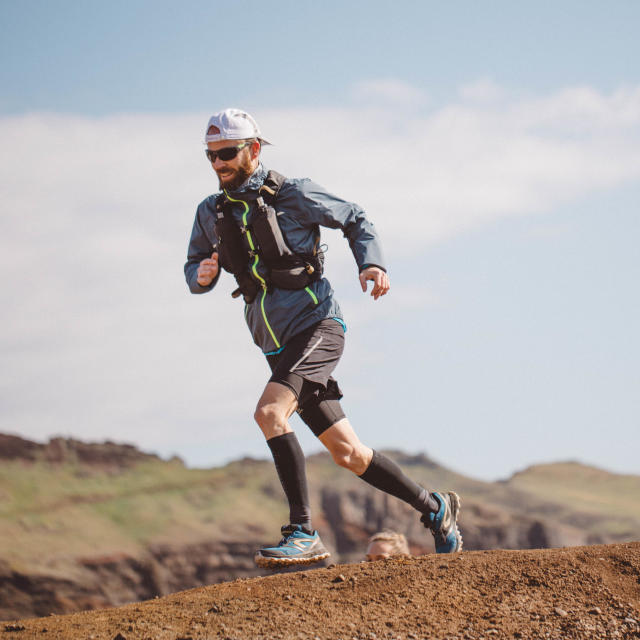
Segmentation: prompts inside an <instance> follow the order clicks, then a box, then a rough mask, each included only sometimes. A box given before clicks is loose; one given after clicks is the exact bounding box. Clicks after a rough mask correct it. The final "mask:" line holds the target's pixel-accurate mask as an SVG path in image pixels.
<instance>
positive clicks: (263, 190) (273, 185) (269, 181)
mask: <svg viewBox="0 0 640 640" xmlns="http://www.w3.org/2000/svg"><path fill="white" fill-rule="evenodd" d="M285 180H286V178H285V177H284V176H283V175H282V174H280V173H278V172H277V171H273V170H270V171H269V173H267V177H266V178H265V179H264V182H263V183H262V186H261V187H260V189H259V190H258V192H259V193H260V195H261V196H262V197H263V198H264V201H265V202H266V203H267V204H268V205H271V206H273V205H274V204H275V202H276V199H277V197H278V193H279V192H280V187H282V185H283V183H284V181H285Z"/></svg>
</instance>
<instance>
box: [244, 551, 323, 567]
mask: <svg viewBox="0 0 640 640" xmlns="http://www.w3.org/2000/svg"><path fill="white" fill-rule="evenodd" d="M329 555H330V553H329V552H328V551H326V552H325V553H320V554H318V555H316V556H311V557H310V558H267V557H266V556H261V555H260V554H259V553H256V555H255V556H254V558H253V561H254V562H255V563H256V564H257V565H258V566H259V567H261V568H263V569H276V568H279V567H292V566H294V565H298V564H315V563H316V562H320V560H324V559H325V558H328V557H329Z"/></svg>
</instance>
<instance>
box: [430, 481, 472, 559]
mask: <svg viewBox="0 0 640 640" xmlns="http://www.w3.org/2000/svg"><path fill="white" fill-rule="evenodd" d="M431 495H432V496H433V497H434V498H435V499H436V500H437V501H438V502H439V504H440V509H438V513H433V512H431V513H425V514H424V515H423V516H422V518H420V521H421V522H422V523H424V526H425V527H427V529H431V533H433V538H434V540H435V542H436V553H455V552H456V551H462V536H461V535H460V530H459V529H458V524H457V519H458V511H460V498H459V497H458V494H457V493H454V492H453V491H449V492H448V493H446V494H442V493H437V492H435V491H434V492H433V493H432V494H431Z"/></svg>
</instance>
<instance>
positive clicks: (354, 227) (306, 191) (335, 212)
mask: <svg viewBox="0 0 640 640" xmlns="http://www.w3.org/2000/svg"><path fill="white" fill-rule="evenodd" d="M294 182H296V183H297V187H298V193H299V197H300V198H301V202H300V205H301V208H302V210H303V211H304V212H305V215H306V216H307V217H308V219H309V221H310V222H312V223H314V224H319V225H321V226H323V227H329V228H330V229H341V230H342V233H343V234H344V237H345V238H347V240H348V241H349V246H350V247H351V252H352V253H353V257H354V258H355V260H356V264H357V265H358V271H362V270H363V269H366V268H367V267H379V268H380V269H382V270H383V271H386V270H387V269H386V265H385V260H384V255H383V253H382V246H381V244H380V237H379V235H378V232H377V231H376V228H375V227H374V226H373V222H371V221H370V220H369V219H368V218H367V214H366V213H365V211H364V209H363V208H362V207H360V206H359V205H357V204H355V203H354V202H348V201H346V200H342V199H341V198H338V197H337V196H334V195H333V194H331V193H329V192H328V191H326V190H325V189H324V188H323V187H321V186H320V185H317V184H315V183H314V182H312V181H311V180H308V179H304V180H295V181H294Z"/></svg>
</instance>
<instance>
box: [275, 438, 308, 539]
mask: <svg viewBox="0 0 640 640" xmlns="http://www.w3.org/2000/svg"><path fill="white" fill-rule="evenodd" d="M267 444H268V445H269V449H271V454H272V455H273V461H274V463H275V465H276V471H277V472H278V477H279V478H280V484H281V485H282V488H283V489H284V493H285V495H286V496H287V500H288V501H289V521H290V523H291V524H300V525H302V526H303V527H304V528H305V529H307V530H308V531H309V532H310V533H311V532H312V531H313V529H312V528H311V507H310V506H309V491H308V489H307V474H306V471H305V460H304V453H303V452H302V448H301V447H300V443H299V442H298V438H297V437H296V434H295V433H293V431H290V432H289V433H284V434H283V435H281V436H276V437H275V438H271V439H270V440H267Z"/></svg>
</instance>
